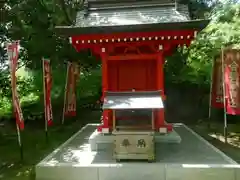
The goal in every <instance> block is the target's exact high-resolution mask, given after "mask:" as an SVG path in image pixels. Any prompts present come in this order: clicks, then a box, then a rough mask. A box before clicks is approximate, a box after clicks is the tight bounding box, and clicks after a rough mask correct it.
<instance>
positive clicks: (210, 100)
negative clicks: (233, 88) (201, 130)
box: [208, 59, 215, 128]
mask: <svg viewBox="0 0 240 180" xmlns="http://www.w3.org/2000/svg"><path fill="white" fill-rule="evenodd" d="M214 67H215V59H214V60H213V62H212V72H211V79H210V94H209V107H208V128H211V122H210V121H211V115H212V93H213V92H212V91H213V83H214V82H213V81H214V79H213V74H214Z"/></svg>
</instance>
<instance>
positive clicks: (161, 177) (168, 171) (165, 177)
mask: <svg viewBox="0 0 240 180" xmlns="http://www.w3.org/2000/svg"><path fill="white" fill-rule="evenodd" d="M96 127H97V125H90V124H89V125H87V126H85V127H84V128H82V129H81V130H80V131H79V132H78V133H76V134H75V135H74V136H73V137H71V138H70V139H69V140H68V141H66V142H65V143H64V144H63V145H61V146H60V147H59V148H57V149H56V150H55V151H54V152H52V153H51V154H50V155H49V156H47V157H46V158H45V159H44V160H42V161H41V162H40V163H39V164H37V165H36V180H79V179H81V180H125V179H127V180H146V179H151V180H193V179H194V180H240V165H238V164H237V163H236V162H235V161H233V160H232V159H231V158H229V157H228V156H226V155H225V154H224V153H222V152H221V151H219V150H218V149H216V148H215V147H214V146H212V145H211V144H209V143H208V142H207V141H205V140H204V139H203V138H201V137H200V136H199V135H197V134H196V133H195V132H193V131H192V130H191V129H189V128H188V127H186V126H185V125H181V126H180V125H179V126H178V127H175V131H176V132H177V133H178V134H179V135H180V136H181V138H182V141H181V143H156V162H154V163H148V162H145V161H143V162H139V161H135V162H134V161H128V162H120V163H118V162H116V161H115V160H114V159H113V156H112V150H113V148H112V143H106V144H105V148H101V150H98V151H93V150H91V145H90V144H89V141H90V140H89V139H90V136H91V135H92V134H93V132H94V131H95V129H96ZM105 140H106V139H105ZM100 144H101V145H102V144H104V143H100Z"/></svg>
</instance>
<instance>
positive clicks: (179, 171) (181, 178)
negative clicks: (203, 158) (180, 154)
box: [166, 165, 235, 180]
mask: <svg viewBox="0 0 240 180" xmlns="http://www.w3.org/2000/svg"><path fill="white" fill-rule="evenodd" d="M166 179H167V180H235V169H234V168H224V167H213V166H210V165H209V166H207V165H205V166H203V165H202V166H200V165H199V166H198V167H197V168H196V167H187V166H185V167H184V166H182V168H181V167H179V166H177V165H167V167H166Z"/></svg>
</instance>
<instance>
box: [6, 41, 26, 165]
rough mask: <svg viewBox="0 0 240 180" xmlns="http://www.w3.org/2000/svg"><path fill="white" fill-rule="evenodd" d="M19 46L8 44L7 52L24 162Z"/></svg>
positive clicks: (17, 127) (13, 103)
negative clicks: (17, 78) (19, 84)
mask: <svg viewBox="0 0 240 180" xmlns="http://www.w3.org/2000/svg"><path fill="white" fill-rule="evenodd" d="M18 45H19V41H15V42H13V43H9V44H7V52H8V58H9V66H10V68H9V69H10V75H11V86H12V106H13V112H14V116H15V118H16V130H17V136H18V144H19V150H20V158H21V160H23V145H22V136H21V131H22V130H23V129H24V119H23V115H22V110H21V107H20V103H19V98H18V94H17V87H16V86H17V84H16V69H17V62H18Z"/></svg>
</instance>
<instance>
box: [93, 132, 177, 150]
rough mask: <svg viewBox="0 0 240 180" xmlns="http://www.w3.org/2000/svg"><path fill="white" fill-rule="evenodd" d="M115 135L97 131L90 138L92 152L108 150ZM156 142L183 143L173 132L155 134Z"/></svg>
mask: <svg viewBox="0 0 240 180" xmlns="http://www.w3.org/2000/svg"><path fill="white" fill-rule="evenodd" d="M113 138H114V137H113V135H103V134H101V133H99V132H97V130H95V131H94V132H93V133H92V134H91V136H90V138H89V144H90V146H91V150H93V151H96V150H103V149H106V148H107V146H106V144H108V143H113ZM155 142H156V143H181V137H180V135H179V134H178V133H177V132H176V131H175V130H173V132H171V133H167V134H165V135H163V134H160V133H159V134H155Z"/></svg>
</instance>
